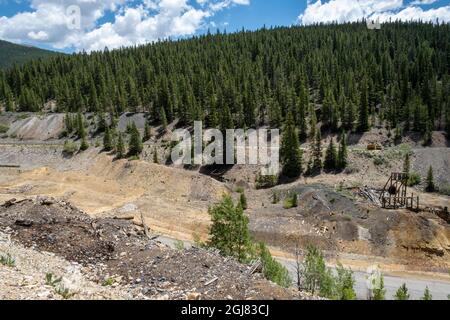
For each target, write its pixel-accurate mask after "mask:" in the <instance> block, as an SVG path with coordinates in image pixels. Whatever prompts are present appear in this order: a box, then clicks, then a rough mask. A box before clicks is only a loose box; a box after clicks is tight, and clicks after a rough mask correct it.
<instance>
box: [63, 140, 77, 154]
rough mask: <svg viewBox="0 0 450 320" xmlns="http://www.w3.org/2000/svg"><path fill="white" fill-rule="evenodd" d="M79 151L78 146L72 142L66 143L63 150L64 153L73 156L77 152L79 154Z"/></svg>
mask: <svg viewBox="0 0 450 320" xmlns="http://www.w3.org/2000/svg"><path fill="white" fill-rule="evenodd" d="M77 150H78V146H77V144H76V143H75V142H73V141H71V140H66V141H65V142H64V148H63V151H64V153H66V154H68V155H73V154H74V153H75V152H77Z"/></svg>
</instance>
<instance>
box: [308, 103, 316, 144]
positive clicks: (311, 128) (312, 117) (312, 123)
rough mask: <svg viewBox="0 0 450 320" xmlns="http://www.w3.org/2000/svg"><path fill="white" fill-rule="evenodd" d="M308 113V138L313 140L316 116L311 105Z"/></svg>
mask: <svg viewBox="0 0 450 320" xmlns="http://www.w3.org/2000/svg"><path fill="white" fill-rule="evenodd" d="M309 114H310V121H309V138H310V139H311V140H314V139H315V138H316V135H317V117H316V111H315V110H314V107H311V109H310V111H309Z"/></svg>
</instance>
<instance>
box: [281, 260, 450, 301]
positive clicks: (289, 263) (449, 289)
mask: <svg viewBox="0 0 450 320" xmlns="http://www.w3.org/2000/svg"><path fill="white" fill-rule="evenodd" d="M277 260H278V261H280V262H281V263H282V264H283V265H284V266H285V267H286V268H287V269H288V270H289V272H290V274H291V277H292V278H293V279H296V277H297V273H296V268H295V261H293V260H288V259H282V258H277ZM368 275H369V274H368V273H366V272H361V271H354V272H353V276H354V278H355V291H356V295H357V298H358V299H367V294H368V286H367V277H368ZM383 276H384V286H385V289H386V299H393V298H394V295H395V292H396V291H397V290H398V288H399V287H400V286H401V285H402V284H403V283H406V286H407V288H408V291H409V294H410V299H411V300H418V299H420V298H421V297H422V296H423V293H424V291H425V288H426V287H427V286H428V288H429V289H430V292H431V294H432V295H433V300H447V296H448V295H450V281H443V280H435V279H418V278H414V277H409V276H393V275H390V274H389V273H384V275H383Z"/></svg>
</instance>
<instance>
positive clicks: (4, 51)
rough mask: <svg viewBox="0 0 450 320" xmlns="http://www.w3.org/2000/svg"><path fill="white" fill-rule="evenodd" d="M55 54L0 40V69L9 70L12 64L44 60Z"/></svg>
mask: <svg viewBox="0 0 450 320" xmlns="http://www.w3.org/2000/svg"><path fill="white" fill-rule="evenodd" d="M55 54H57V53H56V52H53V51H48V50H42V49H39V48H35V47H30V46H22V45H18V44H14V43H10V42H7V41H2V40H0V69H1V68H9V67H11V66H12V65H13V64H15V63H18V64H22V63H24V62H27V61H29V60H32V59H38V58H46V57H50V56H53V55H55Z"/></svg>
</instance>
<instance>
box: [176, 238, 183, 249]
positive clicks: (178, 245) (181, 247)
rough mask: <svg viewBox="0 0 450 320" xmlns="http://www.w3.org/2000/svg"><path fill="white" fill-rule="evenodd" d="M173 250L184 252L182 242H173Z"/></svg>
mask: <svg viewBox="0 0 450 320" xmlns="http://www.w3.org/2000/svg"><path fill="white" fill-rule="evenodd" d="M175 249H177V250H178V251H183V250H184V242H183V241H181V240H177V241H175Z"/></svg>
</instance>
